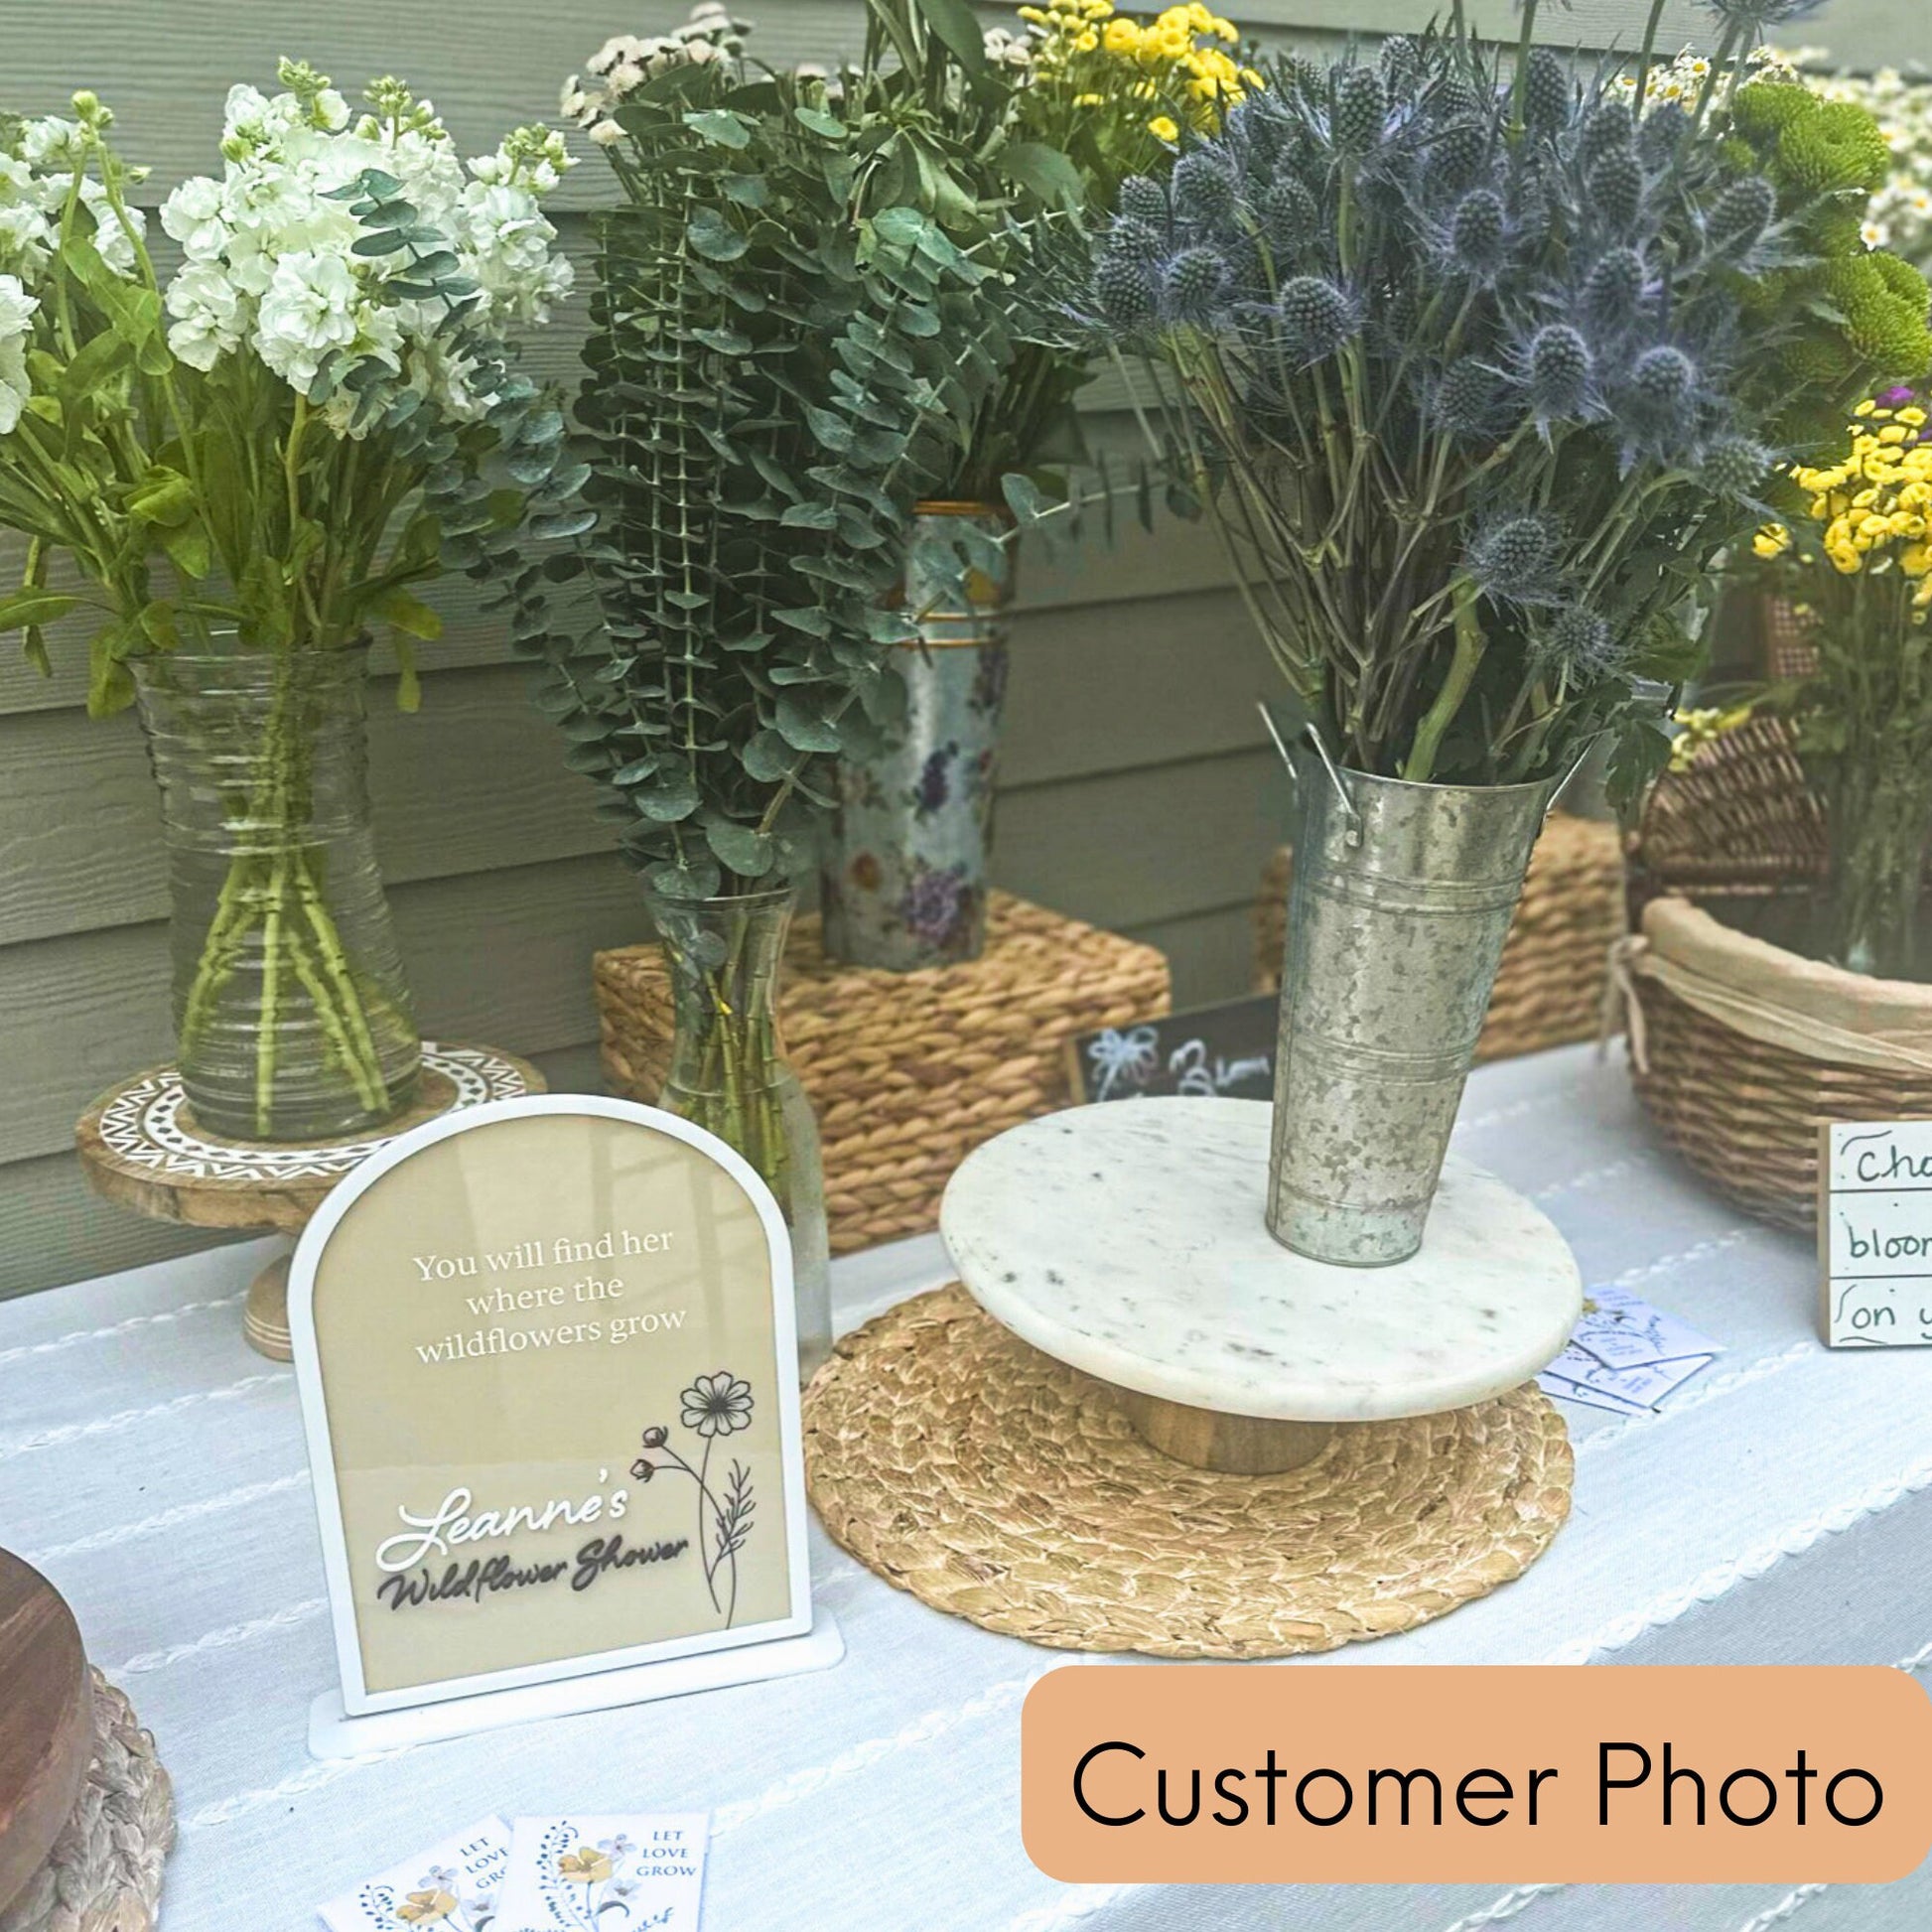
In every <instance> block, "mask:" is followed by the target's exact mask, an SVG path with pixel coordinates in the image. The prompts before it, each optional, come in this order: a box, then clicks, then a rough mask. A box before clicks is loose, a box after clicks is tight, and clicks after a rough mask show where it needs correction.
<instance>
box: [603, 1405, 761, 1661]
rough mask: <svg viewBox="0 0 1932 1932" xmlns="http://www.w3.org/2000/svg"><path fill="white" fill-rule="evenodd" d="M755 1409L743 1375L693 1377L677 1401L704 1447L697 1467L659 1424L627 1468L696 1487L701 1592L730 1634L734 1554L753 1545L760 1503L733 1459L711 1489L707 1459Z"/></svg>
mask: <svg viewBox="0 0 1932 1932" xmlns="http://www.w3.org/2000/svg"><path fill="white" fill-rule="evenodd" d="M754 1407H755V1403H754V1399H753V1395H752V1385H751V1383H749V1382H748V1381H746V1380H745V1379H744V1377H743V1376H740V1375H734V1374H733V1373H732V1372H731V1370H730V1369H728V1368H721V1369H719V1370H718V1371H717V1373H716V1374H713V1375H700V1376H697V1377H696V1378H695V1379H694V1380H693V1381H692V1383H691V1386H690V1387H689V1388H688V1389H686V1390H684V1391H683V1393H682V1394H681V1395H680V1396H679V1397H678V1420H679V1422H680V1423H681V1424H682V1426H683V1427H684V1428H686V1429H688V1430H690V1431H691V1432H692V1434H693V1435H695V1436H696V1437H697V1438H698V1439H699V1441H700V1442H702V1443H703V1445H704V1448H703V1449H702V1450H700V1452H699V1455H698V1460H697V1463H696V1465H695V1466H694V1465H693V1464H692V1463H691V1462H690V1461H689V1460H688V1459H687V1458H686V1457H685V1456H683V1455H682V1454H680V1453H679V1452H678V1450H677V1449H673V1448H672V1447H671V1441H670V1431H669V1429H668V1428H666V1427H665V1426H664V1425H663V1424H662V1423H653V1424H652V1425H651V1426H650V1427H649V1428H648V1429H646V1430H645V1431H644V1432H643V1434H642V1436H641V1437H640V1438H639V1441H640V1443H641V1445H642V1448H643V1450H644V1453H643V1454H642V1455H640V1456H638V1457H637V1459H636V1460H635V1461H634V1462H633V1463H631V1465H630V1473H631V1475H632V1476H634V1477H635V1478H636V1479H637V1481H639V1482H648V1481H650V1479H651V1478H652V1477H653V1476H654V1475H656V1474H657V1472H658V1471H659V1470H660V1469H662V1470H668V1471H671V1472H673V1473H675V1474H678V1475H683V1476H688V1477H690V1479H691V1481H692V1483H693V1484H694V1485H695V1487H696V1489H697V1492H698V1495H697V1506H698V1534H697V1537H696V1543H697V1547H698V1552H699V1555H700V1556H701V1558H702V1559H703V1562H704V1582H705V1588H706V1589H707V1590H708V1591H709V1592H710V1595H711V1606H712V1608H713V1609H714V1610H716V1611H717V1612H718V1613H719V1615H720V1616H722V1617H723V1618H724V1619H725V1628H726V1629H728V1630H729V1629H730V1628H731V1626H732V1622H733V1619H734V1618H735V1617H736V1616H737V1615H738V1553H739V1552H740V1551H741V1550H742V1549H744V1547H745V1545H746V1544H747V1543H748V1542H749V1541H750V1540H751V1535H752V1530H753V1527H754V1524H753V1521H752V1519H753V1516H754V1514H755V1512H756V1510H757V1507H758V1503H757V1498H756V1496H755V1495H754V1492H753V1485H752V1471H751V1468H750V1466H749V1465H748V1464H747V1463H744V1462H741V1461H740V1460H739V1459H738V1458H737V1457H736V1456H734V1457H733V1458H732V1462H731V1467H730V1469H729V1470H728V1471H727V1473H726V1475H725V1477H724V1479H723V1482H722V1484H719V1485H716V1486H714V1484H713V1481H712V1475H711V1458H712V1453H713V1451H714V1450H715V1449H717V1447H718V1444H719V1443H720V1441H721V1440H723V1439H725V1438H727V1437H731V1436H735V1435H737V1434H738V1433H739V1431H741V1430H746V1429H750V1428H751V1426H752V1411H753V1408H754Z"/></svg>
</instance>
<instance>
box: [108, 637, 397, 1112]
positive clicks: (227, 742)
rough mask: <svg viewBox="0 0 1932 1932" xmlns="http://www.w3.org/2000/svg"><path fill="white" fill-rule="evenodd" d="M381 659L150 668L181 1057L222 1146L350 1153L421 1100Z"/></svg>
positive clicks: (344, 653)
mask: <svg viewBox="0 0 1932 1932" xmlns="http://www.w3.org/2000/svg"><path fill="white" fill-rule="evenodd" d="M367 668H368V665H367V652H366V650H365V649H363V648H362V647H360V646H359V645H358V646H350V647H347V648H343V649H293V648H292V649H287V650H272V651H254V650H232V651H207V652H200V651H187V650H177V651H168V652H157V653H155V654H153V655H150V656H146V657H141V658H137V659H135V660H134V663H133V670H134V675H135V685H136V691H137V694H138V702H139V707H140V716H141V723H142V726H143V728H144V730H145V731H146V734H147V742H148V753H149V757H150V759H151V760H152V762H153V766H154V775H155V779H156V781H157V783H158V784H159V785H160V787H161V816H162V827H163V833H164V837H165V840H166V845H167V853H168V887H169V897H170V901H171V905H172V921H171V923H172V938H173V954H174V1012H175V1038H176V1051H177V1055H178V1058H179V1062H180V1066H181V1074H182V1083H183V1085H184V1087H185V1088H186V1090H187V1094H188V1101H189V1105H190V1106H191V1107H192V1108H193V1110H194V1112H195V1115H196V1118H197V1119H198V1120H199V1122H200V1123H201V1125H202V1126H203V1127H204V1128H206V1129H208V1130H210V1131H212V1132H215V1133H219V1134H227V1135H231V1136H234V1137H236V1138H239V1139H247V1140H257V1141H293V1142H307V1141H322V1140H333V1139H339V1138H342V1137H345V1136H348V1135H353V1134H358V1133H361V1132H363V1131H365V1130H367V1129H371V1128H375V1127H379V1126H381V1125H382V1124H383V1123H384V1122H386V1121H389V1120H392V1119H393V1118H394V1117H395V1116H396V1115H397V1114H398V1113H400V1112H401V1111H402V1110H403V1109H404V1108H405V1107H407V1106H408V1105H409V1103H410V1101H411V1100H412V1099H413V1098H414V1096H415V1092H416V1087H417V1081H418V1077H419V1074H420V1060H421V1055H420V1042H419V1041H418V1038H417V1035H416V1028H415V1022H414V1020H413V1018H412V1016H411V1011H410V1003H409V992H408V988H407V986H406V985H405V983H404V979H403V970H402V960H401V957H400V955H399V953H398V951H397V948H396V937H395V930H394V928H393V926H392V924H391V922H390V918H389V906H388V901H387V900H386V899H385V898H384V897H383V892H382V876H381V873H380V872H379V871H378V869H377V866H376V857H375V839H374V835H373V831H372V829H371V826H370V822H369V796H368V783H367V723H366V712H365V709H364V689H365V686H366V683H367Z"/></svg>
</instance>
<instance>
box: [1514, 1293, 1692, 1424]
mask: <svg viewBox="0 0 1932 1932" xmlns="http://www.w3.org/2000/svg"><path fill="white" fill-rule="evenodd" d="M1719 1352H1720V1350H1719V1347H1718V1344H1717V1343H1716V1342H1715V1341H1713V1340H1712V1339H1711V1338H1710V1337H1709V1336H1708V1335H1701V1334H1699V1333H1698V1331H1697V1330H1696V1329H1695V1328H1693V1327H1691V1326H1690V1324H1689V1323H1688V1322H1685V1321H1681V1320H1679V1319H1678V1317H1677V1316H1676V1315H1674V1314H1669V1313H1667V1312H1666V1311H1664V1310H1662V1309H1657V1308H1652V1307H1651V1305H1650V1304H1649V1303H1648V1302H1645V1301H1642V1300H1641V1299H1639V1298H1638V1297H1637V1296H1635V1295H1632V1294H1630V1293H1629V1292H1628V1291H1627V1290H1625V1289H1621V1288H1615V1287H1611V1286H1609V1285H1607V1284H1606V1285H1605V1286H1603V1287H1601V1288H1593V1289H1591V1290H1590V1291H1589V1294H1588V1297H1587V1300H1586V1301H1585V1303H1584V1318H1583V1319H1582V1320H1581V1321H1580V1322H1579V1323H1578V1324H1577V1331H1576V1333H1575V1334H1573V1335H1572V1336H1571V1338H1570V1340H1569V1342H1568V1344H1567V1345H1566V1346H1565V1348H1564V1351H1563V1353H1562V1354H1561V1355H1559V1356H1558V1357H1557V1358H1556V1360H1555V1361H1554V1362H1552V1363H1551V1364H1550V1366H1549V1367H1548V1368H1546V1369H1545V1370H1544V1371H1543V1373H1542V1374H1541V1375H1539V1376H1538V1377H1537V1384H1538V1386H1539V1387H1540V1388H1541V1389H1542V1390H1543V1392H1544V1394H1545V1395H1549V1396H1554V1397H1557V1398H1558V1399H1559V1400H1561V1401H1565V1402H1580V1403H1582V1404H1584V1406H1585V1407H1587V1408H1590V1409H1607V1410H1609V1411H1610V1413H1611V1414H1612V1415H1622V1416H1641V1415H1645V1414H1648V1413H1649V1412H1650V1411H1651V1410H1653V1409H1657V1408H1660V1407H1662V1405H1663V1403H1664V1401H1665V1400H1666V1398H1667V1397H1669V1396H1670V1395H1671V1394H1672V1393H1674V1392H1675V1391H1676V1390H1677V1389H1679V1388H1681V1387H1683V1385H1684V1384H1685V1383H1686V1382H1688V1381H1689V1380H1690V1379H1691V1377H1692V1376H1694V1375H1696V1374H1698V1373H1699V1371H1700V1370H1702V1369H1705V1368H1707V1367H1709V1366H1710V1364H1711V1362H1712V1360H1713V1358H1714V1357H1715V1356H1716V1355H1717V1354H1718V1353H1719Z"/></svg>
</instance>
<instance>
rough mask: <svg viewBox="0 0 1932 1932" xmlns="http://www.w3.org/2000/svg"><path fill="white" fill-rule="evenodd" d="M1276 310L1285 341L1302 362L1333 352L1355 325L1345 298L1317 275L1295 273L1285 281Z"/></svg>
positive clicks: (1323, 356) (1314, 359)
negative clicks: (1289, 279)
mask: <svg viewBox="0 0 1932 1932" xmlns="http://www.w3.org/2000/svg"><path fill="white" fill-rule="evenodd" d="M1275 312H1276V314H1277V315H1279V316H1280V318H1281V328H1282V336H1283V339H1284V341H1285V344H1286V345H1287V346H1288V347H1289V349H1290V350H1291V351H1292V352H1293V353H1294V354H1295V355H1296V356H1297V357H1298V358H1299V359H1300V360H1301V361H1302V362H1303V363H1304V364H1305V365H1306V364H1308V363H1311V362H1319V361H1323V360H1325V359H1326V358H1327V357H1328V356H1330V355H1332V354H1333V353H1334V352H1335V350H1336V349H1338V348H1339V347H1340V346H1341V345H1342V344H1343V343H1344V342H1345V341H1347V339H1348V334H1349V331H1350V330H1351V329H1352V328H1353V327H1354V316H1353V314H1352V313H1351V311H1350V309H1349V306H1348V298H1347V297H1346V296H1345V295H1343V294H1342V292H1341V290H1340V289H1338V288H1336V287H1335V285H1334V283H1332V282H1330V281H1327V280H1325V279H1324V278H1323V277H1321V276H1319V275H1297V276H1296V277H1294V279H1293V280H1291V281H1289V282H1286V283H1284V284H1283V285H1282V292H1281V295H1280V297H1279V298H1278V299H1277V301H1276V305H1275Z"/></svg>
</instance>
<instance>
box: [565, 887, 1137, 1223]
mask: <svg viewBox="0 0 1932 1932" xmlns="http://www.w3.org/2000/svg"><path fill="white" fill-rule="evenodd" d="M785 966H786V971H785V984H784V987H783V990H782V991H781V993H780V995H779V1011H780V1016H781V1021H782V1025H783V1028H784V1036H785V1047H786V1051H787V1054H788V1056H789V1057H790V1060H791V1063H792V1065H793V1066H794V1067H796V1068H797V1071H798V1076H799V1078H800V1080H801V1081H803V1083H804V1086H805V1090H806V1092H807V1093H808V1094H809V1095H810V1096H811V1101H812V1105H813V1107H814V1108H816V1110H817V1112H818V1125H819V1133H820V1135H821V1136H822V1138H823V1141H824V1152H825V1204H826V1208H827V1211H828V1214H829V1216H830V1219H831V1228H832V1252H833V1253H834V1254H849V1253H851V1252H852V1251H853V1250H854V1249H857V1248H866V1247H871V1246H872V1245H873V1244H874V1243H876V1242H880V1241H893V1240H897V1239H898V1238H899V1237H900V1236H901V1235H908V1234H923V1233H925V1232H927V1231H928V1230H929V1229H931V1228H933V1227H936V1226H937V1225H938V1220H939V1196H940V1194H941V1192H942V1191H943V1190H944V1188H945V1184H946V1182H947V1180H948V1179H949V1178H950V1177H951V1174H952V1171H953V1170H954V1169H955V1168H956V1167H958V1165H959V1164H960V1162H961V1161H962V1160H964V1159H965V1157H966V1156H967V1155H968V1154H970V1153H971V1152H972V1151H973V1149H974V1148H976V1147H978V1146H979V1145H980V1143H981V1142H982V1141H989V1140H991V1139H992V1138H993V1136H994V1135H996V1134H1000V1133H1004V1132H1005V1131H1006V1129H1007V1128H1009V1127H1017V1126H1018V1125H1019V1124H1020V1123H1021V1122H1022V1121H1023V1120H1032V1119H1034V1118H1035V1116H1036V1115H1039V1114H1047V1113H1051V1112H1052V1111H1053V1110H1054V1109H1055V1108H1056V1107H1064V1106H1065V1105H1066V1104H1067V1102H1068V1099H1069V1097H1070V1096H1069V1094H1068V1091H1067V1076H1066V1067H1065V1053H1064V1042H1065V1041H1066V1040H1068V1039H1069V1038H1071V1037H1072V1035H1075V1034H1082V1033H1092V1032H1094V1031H1096V1030H1098V1029H1099V1028H1102V1027H1120V1026H1125V1025H1127V1024H1129V1023H1130V1022H1133V1021H1138V1020H1152V1019H1158V1018H1159V1017H1160V1016H1162V1015H1164V1014H1166V1013H1167V1012H1168V1011H1169V1010H1170V1005H1171V989H1170V984H1169V978H1168V962H1167V960H1166V959H1165V958H1164V957H1163V956H1162V955H1161V954H1160V953H1159V952H1157V951H1156V950H1155V949H1154V948H1153V947H1152V946H1144V945H1141V944H1139V943H1137V942H1136V941H1134V940H1131V939H1123V938H1121V937H1119V936H1118V935H1117V934H1115V933H1111V932H1103V931H1101V930H1100V929H1099V928H1098V927H1095V926H1090V925H1083V924H1081V923H1080V921H1079V920H1077V919H1069V918H1066V917H1064V916H1063V915H1062V914H1060V913H1058V912H1049V911H1046V910H1045V909H1044V908H1042V907H1040V906H1037V905H1030V904H1028V903H1027V901H1026V900H1024V899H1018V898H1014V897H1010V896H1008V895H1006V894H1004V893H995V894H994V895H993V896H992V904H991V909H990V911H989V914H988V931H987V943H986V951H985V952H984V953H983V954H982V955H981V956H980V957H979V958H978V959H975V960H971V961H968V962H966V963H964V964H962V965H956V966H932V967H927V968H925V969H923V970H921V971H919V972H914V973H889V972H884V971H880V970H878V969H875V968H870V967H863V966H844V965H839V964H837V963H835V962H833V961H829V960H827V959H826V957H825V955H824V951H823V948H822V946H821V944H820V941H819V924H818V919H817V917H816V915H812V916H808V917H805V918H801V919H800V920H798V922H797V923H796V925H795V926H794V927H793V929H792V936H791V943H790V946H789V948H788V950H787V953H786V960H785ZM596 987H597V1005H598V1016H599V1022H600V1025H601V1029H602V1033H603V1040H604V1066H605V1071H606V1072H607V1073H608V1074H609V1076H610V1079H611V1083H612V1086H613V1087H614V1089H615V1090H616V1091H617V1092H619V1093H622V1094H627V1095H629V1096H630V1097H631V1098H632V1099H636V1100H643V1101H648V1100H650V1099H652V1098H653V1097H654V1096H655V1094H656V1092H657V1088H658V1084H659V1082H660V1081H661V1080H662V1078H663V1075H664V1068H665V1063H666V1057H667V1054H668V1050H669V1045H670V1034H671V995H670V982H669V980H668V978H667V977H666V975H665V972H664V965H663V958H662V955H661V954H660V953H659V951H658V949H657V947H656V946H654V945H644V946H625V947H622V948H621V949H619V950H617V951H613V952H601V953H599V954H598V955H597V961H596Z"/></svg>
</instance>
